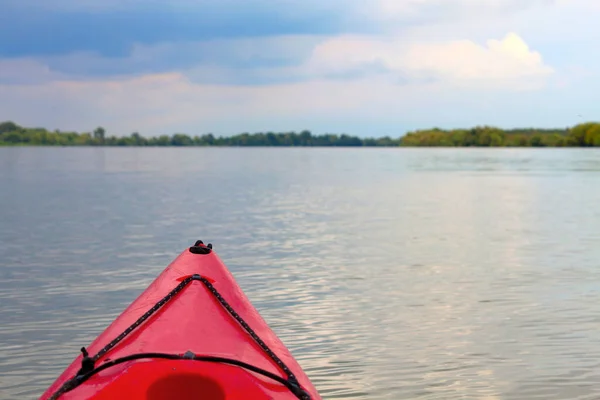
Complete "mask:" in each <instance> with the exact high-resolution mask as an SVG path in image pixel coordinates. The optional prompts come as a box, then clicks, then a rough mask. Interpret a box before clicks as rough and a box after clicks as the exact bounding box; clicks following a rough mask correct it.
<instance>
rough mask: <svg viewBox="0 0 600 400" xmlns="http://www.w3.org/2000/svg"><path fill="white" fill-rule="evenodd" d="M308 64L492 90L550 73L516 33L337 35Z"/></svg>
mask: <svg viewBox="0 0 600 400" xmlns="http://www.w3.org/2000/svg"><path fill="white" fill-rule="evenodd" d="M307 68H308V69H309V70H310V71H312V73H313V74H319V73H320V74H326V75H327V74H344V73H345V72H347V71H352V70H357V69H364V70H367V69H369V68H371V69H374V70H375V71H377V72H379V73H387V74H390V75H392V76H395V77H396V78H397V79H400V80H402V81H407V80H408V81H420V80H423V79H425V80H427V81H430V80H435V81H443V82H447V83H451V84H455V85H465V84H466V85H468V84H471V85H476V86H477V87H480V88H481V87H482V85H483V86H485V87H487V88H489V87H494V88H496V89H500V88H504V89H527V88H539V87H540V86H541V85H543V83H544V82H545V80H546V79H547V78H548V77H549V76H550V75H551V74H552V73H553V72H554V71H553V69H552V68H551V67H549V66H547V65H545V64H544V62H543V60H542V56H541V55H540V54H539V53H538V52H535V51H532V50H530V49H529V46H528V45H527V44H526V43H525V42H524V41H523V39H522V38H521V37H519V36H518V35H517V34H516V33H509V34H507V35H506V36H505V37H504V38H503V39H501V40H495V39H492V40H488V41H487V43H486V45H485V46H483V45H478V44H477V43H474V42H472V41H469V40H460V41H447V42H430V43H427V42H425V43H413V42H411V41H403V40H402V38H393V39H389V38H384V39H381V38H371V37H354V36H348V37H340V38H334V39H330V40H328V41H325V42H324V43H321V44H319V45H318V46H317V47H316V48H315V50H314V52H313V54H312V56H311V58H310V59H309V61H308V62H307Z"/></svg>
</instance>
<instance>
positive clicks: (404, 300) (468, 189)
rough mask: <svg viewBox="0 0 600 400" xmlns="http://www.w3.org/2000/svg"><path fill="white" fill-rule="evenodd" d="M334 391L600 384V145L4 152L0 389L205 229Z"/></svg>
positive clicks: (569, 394)
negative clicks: (584, 147)
mask: <svg viewBox="0 0 600 400" xmlns="http://www.w3.org/2000/svg"><path fill="white" fill-rule="evenodd" d="M197 238H201V239H203V240H205V241H209V242H212V243H213V244H214V245H215V249H216V250H217V252H218V254H219V255H220V256H221V258H222V259H223V260H224V261H225V263H226V264H227V265H228V266H229V268H230V269H231V271H232V272H233V274H234V275H235V277H236V278H237V280H238V282H239V283H240V285H241V286H242V289H243V290H244V291H245V292H246V293H247V295H248V296H249V298H250V299H251V301H252V302H253V303H254V305H255V306H256V307H257V308H258V310H259V311H260V312H261V313H262V315H263V316H264V317H265V319H266V320H267V321H268V322H269V324H270V325H271V326H272V328H273V329H274V330H275V332H276V333H277V334H278V335H279V336H280V337H281V338H282V340H283V341H284V342H285V344H286V345H287V346H288V347H289V348H290V350H291V351H292V352H293V354H294V355H295V356H296V357H297V358H298V360H299V362H300V364H301V365H302V366H303V367H304V369H305V370H306V372H307V373H308V375H309V376H310V377H311V379H312V380H313V382H314V384H315V385H316V387H317V388H318V390H319V391H320V393H321V394H322V396H323V397H324V398H326V399H394V400H397V399H417V398H418V399H578V400H579V399H581V400H583V399H598V398H600V151H595V150H577V149H573V150H571V149H554V150H548V149H543V150H526V149H515V150H512V149H502V150H483V149H458V150H456V149H275V148H273V149H247V148H246V149H240V148H224V149H218V148H209V149H194V148H181V149H175V148H172V149H150V148H148V149H118V148H111V149H101V148H1V149H0V243H1V244H0V304H1V306H0V398H2V399H13V398H14V399H23V398H36V397H37V396H39V395H40V394H41V393H42V391H43V390H44V389H45V388H46V387H47V386H48V385H49V384H50V383H51V382H52V381H53V380H54V379H55V378H56V376H57V375H58V374H59V373H60V372H61V371H62V370H63V369H64V368H65V366H66V365H67V364H68V363H70V362H71V361H72V359H73V358H74V357H76V356H77V352H78V349H79V348H80V347H81V346H85V345H87V344H89V342H90V341H91V340H92V339H93V338H94V337H95V336H96V335H97V334H98V333H100V332H101V331H102V330H103V329H104V328H105V327H106V325H108V324H109V323H110V322H111V321H112V319H113V318H115V317H116V316H117V315H118V314H119V313H120V312H121V311H122V310H123V309H124V308H125V307H126V306H127V305H128V304H129V303H130V302H131V301H132V300H133V299H135V298H136V297H137V296H138V295H139V294H140V292H141V291H142V290H143V289H144V288H145V287H146V286H147V285H148V284H149V283H150V282H151V281H152V279H154V278H155V277H156V275H157V274H158V273H159V272H160V271H162V269H164V267H165V266H166V265H167V264H168V263H169V262H170V261H171V260H172V259H173V258H174V257H175V256H177V255H178V254H179V253H180V252H181V251H183V250H184V249H185V248H186V247H187V246H189V245H190V244H191V243H192V242H193V241H194V240H195V239H197Z"/></svg>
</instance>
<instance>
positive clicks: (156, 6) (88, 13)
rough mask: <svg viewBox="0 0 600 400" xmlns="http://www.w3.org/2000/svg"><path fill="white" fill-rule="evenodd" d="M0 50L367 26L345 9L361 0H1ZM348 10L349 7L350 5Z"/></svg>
mask: <svg viewBox="0 0 600 400" xmlns="http://www.w3.org/2000/svg"><path fill="white" fill-rule="evenodd" d="M3 1H4V3H3V6H2V13H1V14H0V37H11V38H13V40H5V41H0V57H24V56H51V55H65V54H71V53H76V52H93V53H98V54H100V55H102V56H109V57H125V56H128V55H130V53H131V51H132V50H133V49H134V46H135V45H139V44H142V45H143V44H145V45H154V44H159V43H166V42H179V41H183V42H190V41H194V42H199V41H208V40H216V39H232V38H243V37H246V38H250V37H255V38H256V37H265V36H281V35H300V34H307V35H325V34H327V35H332V34H338V33H343V32H346V31H350V30H351V31H354V32H362V33H366V32H369V31H372V30H373V29H376V28H377V27H376V26H375V25H373V24H361V25H358V24H350V23H349V22H348V20H347V19H348V15H349V14H348V12H344V10H345V9H350V10H356V9H357V8H356V7H357V5H358V4H359V3H363V2H364V1H363V0H360V1H359V0H345V1H343V2H342V1H333V2H331V3H322V2H320V1H317V0H306V1H302V2H300V1H296V0H283V1H278V2H273V1H269V0H245V1H239V0H218V1H217V0H211V1H208V0H202V1H193V2H192V1H187V0H176V1H172V2H170V1H150V2H143V3H142V2H140V1H138V0H124V1H119V2H116V1H112V0H111V1H108V2H104V1H102V2H100V1H96V0H93V1H85V2H79V1H66V0H62V1H59V2H55V1H52V2H48V1H44V2H40V1H33V0H3ZM351 14H352V13H351Z"/></svg>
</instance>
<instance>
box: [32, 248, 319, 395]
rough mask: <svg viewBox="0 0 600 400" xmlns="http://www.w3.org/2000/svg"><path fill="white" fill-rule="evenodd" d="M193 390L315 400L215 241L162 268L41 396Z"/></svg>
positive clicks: (185, 392) (186, 392)
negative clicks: (223, 260) (227, 263)
mask: <svg viewBox="0 0 600 400" xmlns="http://www.w3.org/2000/svg"><path fill="white" fill-rule="evenodd" d="M82 350H83V349H82ZM87 353H89V355H88V354H87ZM85 355H88V357H84V356H85ZM82 362H83V364H82ZM76 376H79V377H78V378H76V379H74V377H76ZM65 388H66V389H65ZM57 393H59V396H56V394H57ZM198 394H201V395H202V398H203V399H214V400H220V399H273V398H276V399H298V398H304V399H320V397H319V395H318V393H317V392H316V389H315V388H314V387H313V385H312V384H311V382H310V381H309V379H308V377H307V376H306V375H305V374H304V372H303V371H302V369H301V367H300V365H299V364H298V363H297V362H296V360H295V359H294V357H293V356H292V355H291V353H290V352H289V350H288V349H287V348H286V347H285V346H284V344H283V343H282V342H281V341H280V339H279V338H278V337H277V336H276V335H275V334H274V332H273V331H272V330H271V329H270V328H269V327H268V325H267V323H266V322H265V321H264V320H263V319H262V317H261V316H260V315H259V313H258V312H257V311H256V309H255V308H254V307H253V306H252V305H251V303H250V301H249V300H248V299H247V297H246V296H245V294H244V293H243V292H242V290H241V288H240V287H239V286H238V285H237V283H236V282H235V280H234V278H233V276H232V275H231V273H230V272H229V270H228V269H227V268H226V266H225V265H224V264H223V263H222V261H221V260H220V259H219V257H218V256H217V255H216V253H215V252H214V251H212V246H210V245H209V246H208V247H207V246H204V244H203V243H202V242H200V241H198V242H197V243H196V245H195V246H192V247H191V248H190V249H188V250H186V251H184V252H183V253H181V254H180V255H179V256H178V257H177V258H176V259H175V260H174V261H173V262H172V263H171V264H170V265H169V266H167V268H165V270H164V271H163V272H162V273H161V274H160V275H159V276H158V277H157V278H156V279H155V280H154V282H152V284H151V285H150V286H149V287H148V288H147V289H146V290H145V291H144V292H143V293H142V294H141V295H140V296H139V297H138V298H137V299H136V300H135V301H134V302H133V303H132V304H131V305H130V306H129V307H127V309H126V310H125V311H123V313H122V314H121V315H120V316H119V317H118V318H117V319H115V321H113V323H112V324H111V325H110V326H109V327H108V328H107V329H106V330H105V331H104V332H102V333H101V334H100V335H99V336H98V337H97V339H96V340H94V341H93V342H92V343H91V344H90V345H89V346H88V347H87V348H86V349H85V352H84V354H82V355H80V356H79V357H77V358H76V359H75V360H74V361H73V362H72V363H71V365H70V366H69V367H67V369H65V371H64V372H63V373H62V374H61V375H60V376H59V377H58V379H57V380H56V381H55V382H54V383H53V384H52V385H51V386H50V387H49V388H48V389H47V390H46V392H45V393H44V394H43V395H42V397H41V399H44V400H46V399H58V398H60V399H84V398H85V399H95V400H100V399H115V398H127V399H140V400H141V399H152V400H159V399H184V400H185V399H192V398H197V397H198Z"/></svg>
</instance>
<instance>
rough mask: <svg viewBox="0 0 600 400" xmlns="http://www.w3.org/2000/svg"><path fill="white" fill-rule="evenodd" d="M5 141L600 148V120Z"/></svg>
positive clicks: (28, 132) (16, 134)
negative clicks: (370, 131) (556, 125)
mask: <svg viewBox="0 0 600 400" xmlns="http://www.w3.org/2000/svg"><path fill="white" fill-rule="evenodd" d="M0 145H5V146H6V145H32V146H354V147H358V146H364V147H374V146H382V147H394V146H406V147H423V146H427V147H592V146H598V147H600V123H595V122H588V123H583V124H579V125H575V126H573V127H571V128H565V129H534V128H529V129H511V130H503V129H499V128H495V127H490V126H478V127H474V128H471V129H453V130H443V129H438V128H434V129H427V130H418V131H411V132H408V133H407V134H406V135H404V136H400V137H397V138H392V137H389V136H385V137H380V138H361V137H357V136H350V135H347V134H341V135H337V134H323V135H313V134H312V133H311V132H310V131H302V132H299V133H298V132H284V133H274V132H262V133H242V134H238V135H234V136H228V137H223V136H219V137H216V136H214V135H213V134H210V133H209V134H204V135H201V136H189V135H187V134H183V133H176V134H173V135H161V136H156V137H145V136H142V135H140V134H139V133H137V132H134V133H132V134H131V135H129V136H115V135H110V136H109V135H107V133H106V130H105V129H104V128H102V127H98V128H96V129H95V130H93V131H92V132H82V133H78V132H61V131H59V130H55V131H49V130H47V129H44V128H25V127H22V126H19V125H17V124H16V123H14V122H2V123H0Z"/></svg>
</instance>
